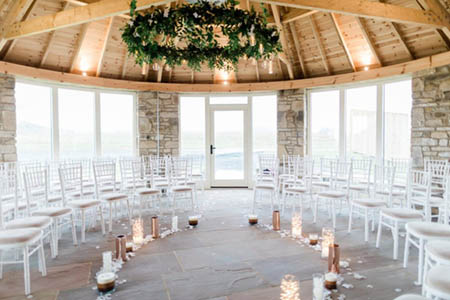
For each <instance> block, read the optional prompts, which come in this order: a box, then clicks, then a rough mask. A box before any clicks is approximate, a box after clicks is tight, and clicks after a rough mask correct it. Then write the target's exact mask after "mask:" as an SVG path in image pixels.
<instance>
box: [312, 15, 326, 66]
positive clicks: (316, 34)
mask: <svg viewBox="0 0 450 300" xmlns="http://www.w3.org/2000/svg"><path fill="white" fill-rule="evenodd" d="M309 23H310V24H311V28H312V31H313V34H314V39H315V40H316V43H317V47H318V48H319V52H320V57H321V58H322V62H323V65H324V67H325V70H326V71H327V73H328V74H331V69H330V65H329V64H328V60H327V54H326V52H325V49H324V48H323V44H322V41H321V39H320V34H319V29H318V28H317V24H316V22H315V21H314V19H313V17H312V16H310V17H309Z"/></svg>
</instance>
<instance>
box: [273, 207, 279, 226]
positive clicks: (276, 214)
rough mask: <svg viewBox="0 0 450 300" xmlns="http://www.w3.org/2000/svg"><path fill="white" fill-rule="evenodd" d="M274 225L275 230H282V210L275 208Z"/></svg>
mask: <svg viewBox="0 0 450 300" xmlns="http://www.w3.org/2000/svg"><path fill="white" fill-rule="evenodd" d="M272 226H273V230H277V231H278V230H280V211H279V210H274V211H273V214H272Z"/></svg>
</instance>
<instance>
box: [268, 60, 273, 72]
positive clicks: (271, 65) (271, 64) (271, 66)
mask: <svg viewBox="0 0 450 300" xmlns="http://www.w3.org/2000/svg"><path fill="white" fill-rule="evenodd" d="M269 74H273V60H270V61H269Z"/></svg>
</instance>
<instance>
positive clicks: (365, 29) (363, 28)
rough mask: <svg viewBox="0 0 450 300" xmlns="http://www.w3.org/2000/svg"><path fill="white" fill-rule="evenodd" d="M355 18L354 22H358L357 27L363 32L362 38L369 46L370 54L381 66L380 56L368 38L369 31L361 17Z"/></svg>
mask: <svg viewBox="0 0 450 300" xmlns="http://www.w3.org/2000/svg"><path fill="white" fill-rule="evenodd" d="M355 19H356V22H357V23H358V26H359V28H360V29H361V32H362V34H363V37H364V40H365V41H366V43H367V46H369V49H370V52H371V53H372V56H373V57H374V58H375V60H376V61H377V64H378V65H380V66H383V63H382V62H381V59H380V56H379V55H378V52H377V50H376V49H375V46H374V45H373V42H372V39H371V38H370V35H369V32H368V31H367V28H366V26H365V24H364V23H363V22H364V21H363V20H362V19H361V18H355Z"/></svg>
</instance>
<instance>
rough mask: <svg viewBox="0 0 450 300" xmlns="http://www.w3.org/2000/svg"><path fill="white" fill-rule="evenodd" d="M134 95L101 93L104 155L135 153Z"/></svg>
mask: <svg viewBox="0 0 450 300" xmlns="http://www.w3.org/2000/svg"><path fill="white" fill-rule="evenodd" d="M133 101H134V99H133V95H127V94H109V93H101V94H100V120H101V131H102V134H101V136H102V137H101V141H102V155H103V156H113V157H119V156H132V155H133V143H134V140H133V126H134V124H133Z"/></svg>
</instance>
